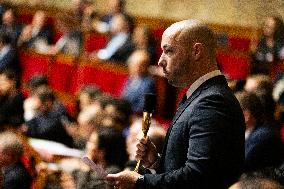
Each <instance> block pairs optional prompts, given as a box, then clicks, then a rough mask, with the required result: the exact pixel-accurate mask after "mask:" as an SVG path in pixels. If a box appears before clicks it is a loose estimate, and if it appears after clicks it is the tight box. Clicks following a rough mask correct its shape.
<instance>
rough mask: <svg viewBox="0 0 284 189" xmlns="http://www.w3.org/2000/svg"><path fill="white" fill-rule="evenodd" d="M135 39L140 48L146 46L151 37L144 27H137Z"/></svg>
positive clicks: (134, 33)
mask: <svg viewBox="0 0 284 189" xmlns="http://www.w3.org/2000/svg"><path fill="white" fill-rule="evenodd" d="M133 41H134V43H135V45H136V46H137V47H138V48H146V47H147V45H148V41H149V37H148V34H147V31H146V28H144V27H136V28H135V30H134V32H133Z"/></svg>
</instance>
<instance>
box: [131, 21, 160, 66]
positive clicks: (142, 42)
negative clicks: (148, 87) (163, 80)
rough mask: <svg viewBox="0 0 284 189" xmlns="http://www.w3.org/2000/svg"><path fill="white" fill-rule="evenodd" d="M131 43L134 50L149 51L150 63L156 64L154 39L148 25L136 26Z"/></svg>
mask: <svg viewBox="0 0 284 189" xmlns="http://www.w3.org/2000/svg"><path fill="white" fill-rule="evenodd" d="M133 43H134V45H135V49H136V50H145V51H147V52H148V53H149V56H150V62H151V65H155V64H156V61H157V59H156V48H155V41H154V39H153V36H152V33H151V30H150V28H149V27H147V26H137V27H136V28H135V29H134V31H133Z"/></svg>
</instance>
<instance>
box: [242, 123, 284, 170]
mask: <svg viewBox="0 0 284 189" xmlns="http://www.w3.org/2000/svg"><path fill="white" fill-rule="evenodd" d="M273 126H274V127H273ZM283 160H284V148H283V143H282V140H281V135H280V131H279V129H278V128H276V126H275V125H272V126H271V125H268V124H263V125H260V126H258V127H256V128H255V129H254V130H253V131H252V133H251V134H250V136H249V138H248V139H247V140H246V142H245V171H247V172H248V171H256V170H259V169H263V168H265V167H270V166H275V167H276V166H279V165H280V164H281V163H282V162H283Z"/></svg>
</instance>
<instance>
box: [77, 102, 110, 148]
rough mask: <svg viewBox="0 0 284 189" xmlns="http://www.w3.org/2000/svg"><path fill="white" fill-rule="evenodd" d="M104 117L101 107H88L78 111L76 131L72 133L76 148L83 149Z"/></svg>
mask: <svg viewBox="0 0 284 189" xmlns="http://www.w3.org/2000/svg"><path fill="white" fill-rule="evenodd" d="M104 117H105V115H104V114H103V113H102V109H101V107H100V106H97V105H89V106H87V107H85V108H84V109H82V110H81V111H80V113H79V115H78V118H77V122H78V127H77V131H76V132H73V134H74V135H73V138H74V142H75V144H76V147H77V148H83V147H84V146H85V145H86V142H87V140H88V139H89V137H90V135H91V133H92V132H93V131H94V130H96V129H97V127H98V125H101V120H102V119H103V118H104Z"/></svg>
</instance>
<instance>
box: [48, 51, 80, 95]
mask: <svg viewBox="0 0 284 189" xmlns="http://www.w3.org/2000/svg"><path fill="white" fill-rule="evenodd" d="M74 60H75V58H74V57H71V56H66V55H58V56H56V57H55V60H54V62H53V63H52V64H51V65H50V70H49V73H48V83H49V85H50V86H51V88H52V89H54V90H55V91H59V92H68V91H69V86H70V85H71V83H70V80H71V78H72V75H73V73H74V70H75V66H74Z"/></svg>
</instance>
